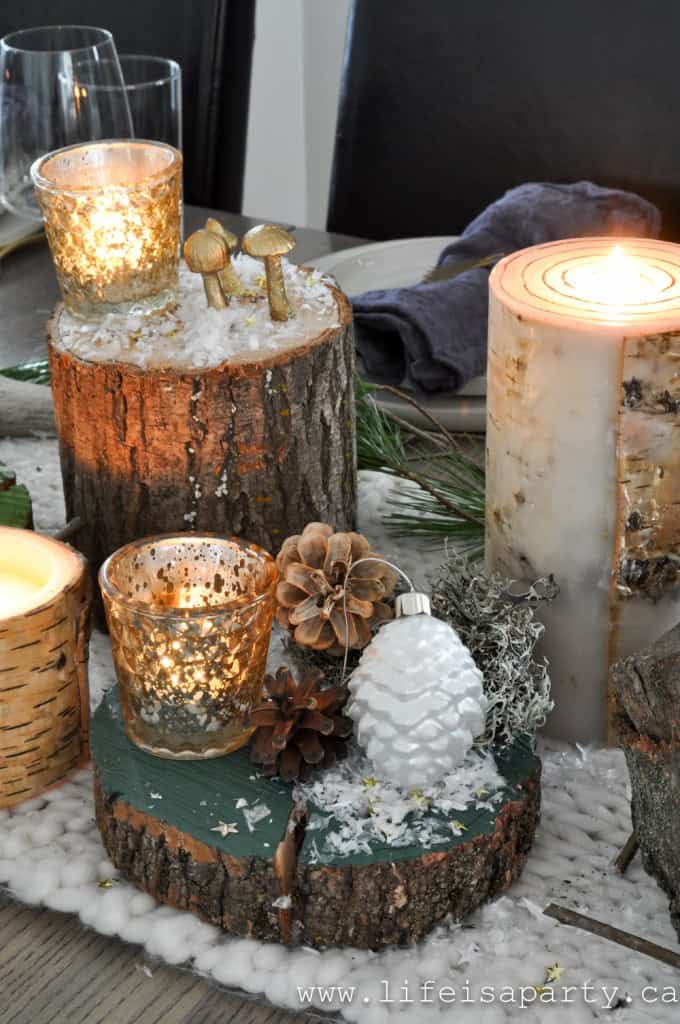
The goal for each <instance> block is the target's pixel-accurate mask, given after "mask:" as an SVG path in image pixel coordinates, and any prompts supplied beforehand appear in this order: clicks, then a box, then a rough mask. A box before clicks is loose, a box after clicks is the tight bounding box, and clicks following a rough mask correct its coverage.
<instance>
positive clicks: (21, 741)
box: [0, 527, 90, 808]
mask: <svg viewBox="0 0 680 1024" xmlns="http://www.w3.org/2000/svg"><path fill="white" fill-rule="evenodd" d="M89 606H90V587H89V578H88V575H87V571H86V565H85V560H84V559H83V558H82V557H81V556H80V555H79V554H78V553H77V552H76V551H73V549H72V548H70V547H68V546H67V545H66V544H61V543H60V542H58V541H55V540H52V539H51V538H49V537H42V536H40V535H39V534H36V533H33V532H32V531H30V530H17V529H14V528H11V527H0V808H3V807H12V806H13V805H14V804H17V803H21V801H23V800H28V799H29V798H30V797H33V796H37V795H38V794H39V793H41V792H42V791H43V790H44V789H47V787H48V786H51V785H53V784H54V783H55V782H58V781H59V779H61V778H63V777H64V775H66V773H67V772H68V771H70V770H71V768H73V767H75V766H76V765H77V764H81V763H84V762H85V761H87V758H88V723H89V702H88V690H87V651H88V640H89V635H90V634H89V615H88V612H89Z"/></svg>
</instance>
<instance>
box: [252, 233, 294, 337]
mask: <svg viewBox="0 0 680 1024" xmlns="http://www.w3.org/2000/svg"><path fill="white" fill-rule="evenodd" d="M294 247H295V239H294V238H293V236H292V235H289V234H288V232H287V231H284V230H283V228H280V227H278V225H276V224H258V226H257V227H254V228H251V229H250V231H247V232H246V233H245V235H244V236H243V242H242V243H241V248H242V249H243V252H245V253H247V254H248V256H255V257H256V258H257V259H262V260H264V270H265V274H266V275H267V298H268V299H269V315H270V316H271V318H272V320H287V319H288V318H289V317H290V316H292V315H293V311H292V309H291V308H290V304H289V302H288V298H287V296H286V289H285V286H284V283H283V270H282V268H281V257H282V256H285V255H286V253H289V252H290V251H291V249H293V248H294Z"/></svg>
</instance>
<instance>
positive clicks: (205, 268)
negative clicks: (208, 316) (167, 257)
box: [184, 228, 229, 309]
mask: <svg viewBox="0 0 680 1024" xmlns="http://www.w3.org/2000/svg"><path fill="white" fill-rule="evenodd" d="M184 259H185V260H186V264H187V266H188V268H189V270H191V271H192V272H193V273H194V274H200V275H201V276H202V278H203V287H204V288H205V297H206V299H207V300H208V305H209V306H212V308H213V309H224V308H225V307H226V305H227V300H226V299H225V297H224V294H223V292H222V285H221V284H220V279H219V274H220V272H221V271H223V270H224V269H225V267H226V266H228V264H229V249H228V248H227V243H226V242H225V240H224V238H222V237H221V236H220V235H216V234H214V233H213V232H212V231H206V230H205V228H201V229H200V230H199V231H194V233H193V235H189V237H188V238H187V240H186V242H185V243H184Z"/></svg>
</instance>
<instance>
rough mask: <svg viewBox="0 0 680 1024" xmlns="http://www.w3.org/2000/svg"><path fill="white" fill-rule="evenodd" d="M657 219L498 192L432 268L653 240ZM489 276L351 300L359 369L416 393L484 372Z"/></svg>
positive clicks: (612, 207) (552, 191) (559, 193)
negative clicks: (535, 248)
mask: <svg viewBox="0 0 680 1024" xmlns="http://www.w3.org/2000/svg"><path fill="white" fill-rule="evenodd" d="M660 228H661V215H660V213H659V211H658V210H657V208H656V207H655V206H653V205H652V204H651V203H649V202H647V200H646V199H642V198H641V197H640V196H637V195H634V194H633V193H632V192H620V191H616V190H614V189H606V188H600V187H599V186H598V185H593V184H592V182H590V181H580V182H577V183H576V184H574V185H551V184H541V183H535V182H534V183H530V184H527V185H520V186H519V188H513V189H511V190H510V191H509V192H506V193H505V195H504V196H502V197H501V198H500V199H498V200H496V202H495V203H492V204H491V206H489V207H487V209H486V210H484V212H483V213H480V215H479V216H478V217H476V218H475V219H474V220H473V221H472V223H471V224H469V225H468V227H467V228H466V229H465V231H464V232H463V234H462V235H461V237H460V238H459V239H458V240H457V241H455V242H453V243H452V244H451V245H449V246H447V247H446V249H444V251H443V252H442V254H441V256H440V257H439V264H438V265H441V264H447V263H451V262H458V261H461V260H465V261H467V260H470V259H477V260H479V259H483V258H484V257H487V256H492V255H493V254H494V253H503V254H504V255H506V256H507V255H508V254H509V253H511V252H515V251H516V250H517V249H524V248H525V247H526V246H529V245H538V244H540V243H542V242H552V241H555V240H556V239H558V238H576V237H582V236H587V235H622V236H629V237H638V238H640V237H650V238H655V237H657V236H658V234H659V231H660ZM490 269H491V268H490V267H489V268H484V269H482V268H477V269H474V270H468V271H465V272H464V273H462V274H460V275H459V276H458V277H456V278H453V279H451V280H445V281H436V282H432V283H429V284H416V285H412V286H411V287H409V288H389V289H386V290H384V291H370V292H365V293H364V294H363V295H357V296H355V297H354V298H353V299H352V305H353V307H354V323H355V331H356V342H357V351H358V355H359V365H360V367H361V369H362V372H363V373H364V375H365V376H367V377H369V379H371V380H373V381H377V382H380V383H383V384H394V385H404V386H407V387H411V388H414V389H415V390H416V391H421V392H436V391H457V390H459V389H460V388H461V387H463V385H464V384H466V383H467V382H468V381H469V380H470V379H471V378H472V377H476V376H478V375H479V374H481V373H484V372H485V370H486V329H487V312H488V281H489V273H490Z"/></svg>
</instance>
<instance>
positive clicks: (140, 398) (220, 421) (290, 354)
mask: <svg viewBox="0 0 680 1024" xmlns="http://www.w3.org/2000/svg"><path fill="white" fill-rule="evenodd" d="M329 287H330V286H329ZM332 292H333V296H334V298H335V301H336V303H337V307H338V318H337V319H338V326H336V327H332V328H327V329H325V330H323V331H322V332H321V333H319V334H317V335H316V336H315V337H313V338H306V339H305V340H304V341H303V343H296V344H295V347H288V348H285V349H282V350H277V351H276V352H271V353H269V354H267V352H263V351H262V350H259V351H258V353H257V358H254V357H253V354H252V353H246V354H245V355H243V356H242V357H239V358H234V359H232V360H231V361H229V362H224V363H222V364H221V365H219V366H215V367H211V368H205V369H187V370H182V369H178V368H167V367H166V368H163V367H161V368H155V369H141V368H140V367H139V366H136V365H131V364H128V363H123V362H89V361H86V360H84V359H80V358H77V357H75V356H74V355H73V354H72V353H71V352H69V351H68V350H67V349H66V348H65V347H64V346H63V345H62V344H61V340H60V339H61V335H60V319H61V317H62V316H63V315H64V314H63V310H62V307H61V306H59V307H57V310H56V312H55V314H54V316H53V317H52V319H51V320H50V321H49V322H48V325H47V337H48V349H49V361H50V369H51V377H52V391H53V394H54V411H55V418H56V422H57V428H58V434H59V442H60V452H61V465H62V476H63V481H64V494H65V501H66V517H67V520H71V519H73V518H74V517H76V516H79V517H80V519H81V520H82V523H83V525H82V528H81V530H80V531H79V533H78V536H77V538H76V544H77V546H78V547H79V549H80V550H81V551H82V552H83V553H84V554H85V555H86V556H87V558H88V559H89V561H90V563H91V565H92V567H93V569H94V570H97V569H98V568H99V566H100V564H101V562H102V561H103V560H104V559H105V558H106V557H107V556H108V555H110V554H111V553H112V552H113V551H114V550H116V549H117V548H119V547H120V546H121V545H123V544H125V543H127V542H129V541H131V540H134V539H136V538H139V537H143V536H147V535H151V534H158V533H170V532H177V531H183V530H189V529H191V530H198V531H202V532H204V531H207V532H215V533H220V534H226V535H237V536H239V537H242V538H244V539H246V540H249V541H253V542H255V543H257V544H259V545H261V546H262V547H264V548H265V549H267V550H269V551H272V552H276V551H277V550H278V549H279V547H280V546H281V544H282V542H283V541H284V540H285V538H286V537H288V536H289V535H291V534H294V533H297V532H300V531H301V530H302V528H303V527H304V526H305V525H306V524H307V523H308V522H310V521H313V520H323V521H324V522H328V523H332V524H333V525H334V527H335V528H336V529H339V530H348V529H353V527H354V523H355V515H356V453H355V408H354V367H355V356H354V339H353V331H352V313H351V307H350V305H349V302H348V301H347V299H346V297H345V296H344V295H343V294H342V292H340V291H338V290H337V289H335V288H332ZM159 351H160V352H162V339H160V342H159Z"/></svg>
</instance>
